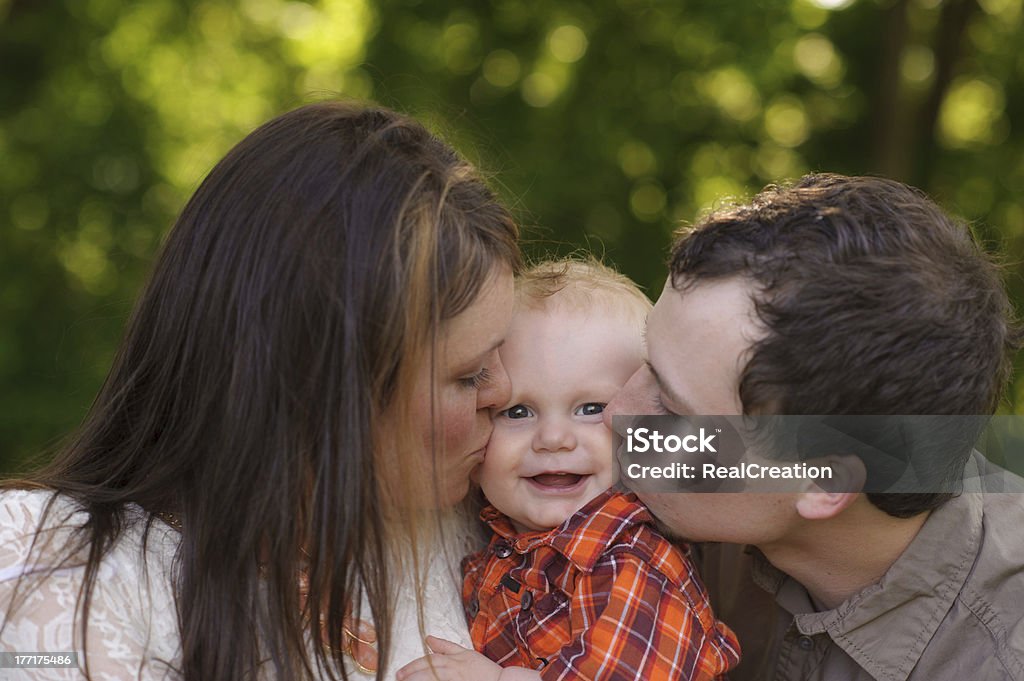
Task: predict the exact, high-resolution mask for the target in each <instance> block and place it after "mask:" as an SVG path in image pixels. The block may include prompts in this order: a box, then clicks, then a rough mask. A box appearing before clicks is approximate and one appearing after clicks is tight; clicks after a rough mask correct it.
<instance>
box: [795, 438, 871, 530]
mask: <svg viewBox="0 0 1024 681" xmlns="http://www.w3.org/2000/svg"><path fill="white" fill-rule="evenodd" d="M806 463H807V464H808V465H809V466H810V465H814V466H820V467H822V468H827V469H829V470H831V471H832V477H831V478H830V479H829V478H819V479H817V480H808V481H807V484H806V486H805V488H804V489H803V491H801V492H800V494H799V496H798V497H797V501H796V511H797V513H799V514H800V516H801V517H802V518H805V519H807V520H827V519H828V518H834V517H836V516H837V515H839V514H840V513H842V512H843V511H844V510H845V509H846V508H847V507H848V506H849V505H850V504H852V503H853V502H854V501H856V499H857V497H858V496H860V493H861V490H863V489H864V482H865V480H867V470H866V469H865V468H864V462H863V461H861V459H860V457H858V456H853V455H852V454H842V455H840V454H835V455H830V456H826V457H823V458H820V459H814V460H813V461H807V462H806Z"/></svg>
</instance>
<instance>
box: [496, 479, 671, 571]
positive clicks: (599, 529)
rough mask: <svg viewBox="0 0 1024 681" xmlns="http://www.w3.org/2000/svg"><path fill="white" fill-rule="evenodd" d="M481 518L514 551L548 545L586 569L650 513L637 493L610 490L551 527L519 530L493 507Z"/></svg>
mask: <svg viewBox="0 0 1024 681" xmlns="http://www.w3.org/2000/svg"><path fill="white" fill-rule="evenodd" d="M480 519H481V520H483V521H484V522H485V523H487V525H488V526H489V527H490V528H491V530H492V531H493V532H494V533H495V534H497V535H499V536H501V537H502V538H504V539H506V540H507V541H508V542H509V544H510V545H511V547H512V549H513V550H514V551H515V552H516V553H528V552H530V551H534V550H536V549H537V548H539V547H542V546H550V547H551V548H553V549H554V550H555V551H557V552H558V553H561V554H562V555H564V556H565V557H566V558H567V559H568V560H569V561H570V562H572V563H573V564H574V565H575V566H576V567H577V568H579V569H580V570H584V571H589V570H591V569H593V567H594V565H595V564H596V563H597V560H598V559H599V558H600V557H601V556H602V555H603V554H604V553H605V552H606V551H607V550H608V546H609V545H610V544H611V543H613V542H614V541H615V539H616V538H617V537H618V536H619V535H621V534H622V533H623V532H625V531H626V530H628V529H629V528H631V527H633V526H635V525H638V524H642V523H647V522H650V521H651V515H650V513H649V512H648V511H647V507H646V506H644V505H643V504H641V503H640V502H639V501H638V500H637V498H636V495H634V494H631V493H630V494H623V493H621V492H616V491H614V490H613V489H609V490H606V491H604V492H602V493H601V494H599V495H597V496H596V497H594V498H593V499H591V500H590V501H589V502H587V503H586V505H584V506H583V508H581V509H580V510H578V511H576V513H574V514H573V515H572V516H570V517H569V518H568V519H567V520H566V521H565V522H564V523H562V524H561V525H559V526H558V527H556V528H554V529H551V530H546V531H542V532H524V533H519V532H517V531H516V529H515V527H514V526H513V525H512V522H511V521H510V520H509V519H508V517H507V516H506V515H505V514H503V513H502V512H501V511H499V510H498V509H496V508H494V507H493V506H487V507H486V508H484V510H483V511H481V512H480Z"/></svg>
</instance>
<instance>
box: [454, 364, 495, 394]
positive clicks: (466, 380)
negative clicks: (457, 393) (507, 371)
mask: <svg viewBox="0 0 1024 681" xmlns="http://www.w3.org/2000/svg"><path fill="white" fill-rule="evenodd" d="M490 377H491V372H490V371H488V370H487V367H484V368H482V369H481V370H480V371H478V372H476V373H475V374H473V375H472V376H465V377H463V378H460V379H459V384H460V385H462V386H463V387H465V388H472V389H474V390H479V389H480V388H482V387H484V386H485V385H487V380H488V379H489V378H490Z"/></svg>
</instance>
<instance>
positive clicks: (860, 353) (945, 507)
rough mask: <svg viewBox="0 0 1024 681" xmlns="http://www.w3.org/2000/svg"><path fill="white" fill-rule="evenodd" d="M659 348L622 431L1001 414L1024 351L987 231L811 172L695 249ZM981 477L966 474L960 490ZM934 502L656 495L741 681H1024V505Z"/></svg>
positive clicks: (676, 257) (712, 221) (912, 496)
mask: <svg viewBox="0 0 1024 681" xmlns="http://www.w3.org/2000/svg"><path fill="white" fill-rule="evenodd" d="M647 343H648V364H647V366H645V367H643V368H641V369H640V370H639V371H638V372H637V373H636V374H635V375H634V376H633V378H632V379H631V380H630V382H629V383H628V384H627V385H626V386H625V387H624V388H623V389H622V391H621V392H620V393H619V394H618V395H617V396H616V398H615V399H614V400H613V401H612V403H611V404H609V405H608V407H607V408H606V410H605V414H606V415H607V420H608V421H609V423H610V421H611V416H612V415H613V414H616V413H618V414H659V413H677V414H684V415H727V414H745V415H769V414H787V415H871V416H879V415H930V416H936V415H949V416H956V417H963V416H971V415H987V414H991V413H992V412H993V411H994V410H995V408H996V406H997V404H998V402H999V400H1000V398H1001V395H1002V391H1003V389H1004V386H1005V384H1006V382H1007V380H1008V378H1009V375H1010V371H1011V358H1012V355H1013V353H1014V352H1015V351H1016V349H1017V348H1018V345H1019V333H1018V330H1017V328H1016V326H1015V324H1014V322H1013V314H1012V308H1011V306H1010V303H1009V300H1008V298H1007V296H1006V293H1005V290H1004V288H1003V285H1002V282H1001V279H1000V276H999V271H998V268H997V267H996V266H995V265H994V264H993V263H992V262H991V260H990V259H989V258H988V257H987V256H986V255H985V253H984V252H983V250H982V249H981V248H980V247H979V246H978V244H977V243H976V242H975V241H974V239H973V238H972V235H971V233H970V231H969V230H968V229H967V227H966V225H964V224H963V223H961V222H959V221H957V220H954V219H952V218H950V217H949V216H948V215H946V214H945V213H944V212H943V211H942V210H941V209H940V208H939V207H938V206H936V205H935V204H934V203H933V202H931V201H930V200H929V199H928V198H927V197H925V196H924V195H923V194H921V193H920V192H918V191H916V190H914V189H911V188H909V187H907V186H905V185H902V184H900V183H897V182H893V181H889V180H884V179H878V178H848V177H842V176H838V175H811V176H807V177H805V178H803V179H802V180H800V181H799V182H797V183H796V184H793V185H791V186H787V187H770V188H768V189H766V190H765V191H763V192H761V193H760V194H759V195H758V196H756V197H755V198H754V200H753V201H752V202H751V203H750V204H748V205H743V206H733V207H728V208H724V209H721V210H718V211H716V212H713V213H712V214H710V215H708V216H707V217H705V218H704V219H703V220H701V222H700V223H699V224H698V225H696V227H694V228H693V229H692V230H689V231H687V232H685V233H684V234H682V235H681V236H680V237H679V239H678V240H677V242H676V243H675V245H674V246H673V249H672V256H671V261H670V275H669V279H668V282H667V283H666V286H665V290H664V292H663V293H662V295H661V297H660V298H659V300H658V303H657V305H656V306H655V308H654V310H653V311H652V312H651V314H650V316H649V318H648V329H647ZM974 463H975V462H974V457H970V456H969V452H966V451H965V452H964V455H963V456H955V457H949V458H947V459H946V460H944V461H942V462H941V465H942V466H944V467H945V468H946V469H947V470H946V471H945V472H944V473H943V475H944V476H945V477H946V478H949V477H952V478H955V479H959V478H960V477H961V476H963V475H964V470H965V466H968V467H969V466H971V465H974ZM867 475H868V476H869V477H870V475H871V470H870V467H869V470H868V471H867ZM927 492H928V493H865V492H854V491H847V490H842V489H839V490H836V489H832V490H831V491H829V490H825V489H821V488H819V487H817V486H814V485H813V484H810V483H809V484H807V485H806V486H805V487H803V488H801V489H800V491H794V492H791V493H776V494H755V493H740V494H720V493H689V494H687V493H662V494H644V493H640V496H641V498H642V499H643V500H644V501H645V502H646V503H647V504H648V505H649V506H650V507H651V510H652V511H653V512H654V514H655V515H656V516H657V517H658V519H659V521H660V522H661V523H662V525H663V527H664V529H665V530H666V531H667V532H670V533H672V534H674V535H675V536H677V537H679V538H680V539H685V540H689V541H693V542H705V543H703V544H701V545H700V546H698V547H697V549H696V550H697V553H699V554H700V558H701V564H702V569H703V570H702V571H703V574H704V577H705V579H706V581H707V585H708V589H709V592H710V593H711V597H712V603H713V605H714V607H715V611H716V613H717V615H718V616H719V617H720V618H721V619H723V620H724V621H725V622H726V623H727V624H729V625H730V626H731V627H732V628H733V629H734V630H735V631H736V633H737V634H738V635H739V639H740V644H741V646H742V648H743V659H742V661H741V663H740V665H739V667H738V668H737V669H736V670H735V672H733V673H732V676H731V678H733V679H734V680H736V679H779V680H789V679H821V680H832V679H843V680H852V679H857V680H860V679H864V680H866V679H900V680H901V681H902V680H904V679H910V680H911V681H924V680H929V681H932V680H934V679H957V680H958V681H959V680H960V679H963V678H966V677H971V678H977V679H1005V680H1007V681H1009V680H1010V679H1017V680H1019V679H1024V618H1022V613H1024V610H1022V608H1024V541H1022V539H1021V537H1022V534H1021V532H1022V530H1021V528H1022V527H1024V501H1022V500H1024V496H1021V495H1019V494H1012V493H1007V494H982V493H977V492H965V493H963V494H953V493H950V492H949V491H948V490H946V489H943V490H938V489H936V490H928V491H927ZM718 542H726V543H718ZM744 547H745V548H744Z"/></svg>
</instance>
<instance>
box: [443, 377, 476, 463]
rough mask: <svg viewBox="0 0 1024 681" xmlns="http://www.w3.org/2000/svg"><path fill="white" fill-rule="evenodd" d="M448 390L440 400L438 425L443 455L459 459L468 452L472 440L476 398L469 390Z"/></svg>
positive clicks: (472, 443)
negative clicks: (442, 444)
mask: <svg viewBox="0 0 1024 681" xmlns="http://www.w3.org/2000/svg"><path fill="white" fill-rule="evenodd" d="M459 391H461V392H462V393H463V394H461V395H460V394H459V392H449V393H448V394H446V395H445V396H444V398H443V399H442V401H441V414H440V416H441V418H440V426H441V432H442V441H443V442H444V455H445V457H446V458H447V459H448V460H449V461H453V460H461V459H462V458H463V457H464V456H466V455H467V454H470V453H471V452H472V450H471V449H470V447H472V446H473V445H474V444H476V443H475V442H474V441H473V435H474V433H473V426H474V422H475V421H476V418H477V413H476V399H474V398H473V397H472V394H471V392H469V391H465V390H462V389H459Z"/></svg>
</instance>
